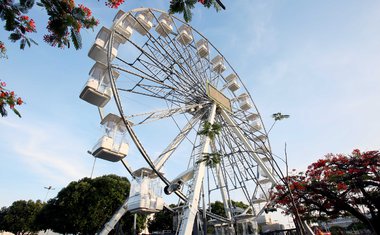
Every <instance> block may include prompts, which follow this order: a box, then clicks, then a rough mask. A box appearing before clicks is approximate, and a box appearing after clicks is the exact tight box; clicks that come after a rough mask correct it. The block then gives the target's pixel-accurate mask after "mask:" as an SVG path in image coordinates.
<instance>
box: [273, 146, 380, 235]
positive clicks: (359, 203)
mask: <svg viewBox="0 0 380 235" xmlns="http://www.w3.org/2000/svg"><path fill="white" fill-rule="evenodd" d="M284 182H285V183H288V184H289V189H290V190H291V192H292V193H293V196H294V200H295V204H296V205H297V209H298V212H299V213H300V215H301V216H302V218H303V219H305V220H309V219H328V218H336V217H339V216H344V215H352V216H354V217H356V218H357V219H359V220H360V221H361V222H362V223H363V224H365V225H366V226H367V227H368V228H369V229H371V230H372V231H373V232H374V233H376V234H380V224H379V223H378V221H380V217H379V211H380V153H379V151H368V152H360V151H359V150H354V151H353V153H352V155H349V156H347V155H343V154H328V155H326V156H325V158H324V159H320V160H318V161H317V162H315V163H312V164H311V165H310V166H309V167H308V169H307V171H306V172H305V173H303V172H300V173H299V174H297V175H293V176H288V177H286V178H285V179H284ZM275 188H276V191H274V192H273V199H274V200H276V202H277V203H278V205H279V206H280V207H283V206H285V208H286V212H287V213H288V214H290V213H293V212H294V211H295V209H296V208H294V207H293V206H292V203H291V198H290V193H289V190H288V187H285V185H277V186H276V187H275ZM368 215H369V216H368Z"/></svg>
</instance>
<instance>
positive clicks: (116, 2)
mask: <svg viewBox="0 0 380 235" xmlns="http://www.w3.org/2000/svg"><path fill="white" fill-rule="evenodd" d="M123 3H124V0H108V1H107V2H106V6H108V7H111V8H118V7H119V6H120V5H121V4H123Z"/></svg>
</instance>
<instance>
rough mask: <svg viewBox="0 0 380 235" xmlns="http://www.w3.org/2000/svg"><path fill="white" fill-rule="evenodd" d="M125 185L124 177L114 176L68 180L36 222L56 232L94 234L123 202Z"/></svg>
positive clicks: (125, 194)
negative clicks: (66, 184)
mask: <svg viewBox="0 0 380 235" xmlns="http://www.w3.org/2000/svg"><path fill="white" fill-rule="evenodd" d="M129 188H130V184H129V182H128V180H127V178H125V177H119V176H116V175H108V176H102V177H98V178H95V179H90V178H84V179H82V180H79V181H77V182H71V183H70V184H69V185H68V186H67V187H66V188H63V189H62V190H61V191H60V192H59V193H58V195H57V197H56V198H54V199H51V200H49V201H48V203H47V205H46V206H45V207H44V209H43V210H42V211H41V213H40V215H39V217H38V222H39V224H40V225H41V226H42V229H52V230H53V231H55V232H57V233H64V234H67V233H73V234H77V233H81V234H95V233H96V232H97V231H98V230H100V229H101V227H102V226H103V225H104V224H105V223H106V222H107V221H108V220H109V219H110V218H111V216H112V215H113V213H114V212H115V211H116V210H117V209H118V208H119V207H120V206H121V205H122V203H123V202H124V201H125V199H126V197H127V196H128V194H129ZM132 221H133V219H132ZM126 224H127V225H128V223H126ZM127 225H126V226H127ZM129 225H131V224H129Z"/></svg>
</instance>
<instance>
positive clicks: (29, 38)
mask: <svg viewBox="0 0 380 235" xmlns="http://www.w3.org/2000/svg"><path fill="white" fill-rule="evenodd" d="M29 40H30V41H31V42H33V43H34V44H35V45H38V43H37V42H36V41H34V40H33V39H31V38H29Z"/></svg>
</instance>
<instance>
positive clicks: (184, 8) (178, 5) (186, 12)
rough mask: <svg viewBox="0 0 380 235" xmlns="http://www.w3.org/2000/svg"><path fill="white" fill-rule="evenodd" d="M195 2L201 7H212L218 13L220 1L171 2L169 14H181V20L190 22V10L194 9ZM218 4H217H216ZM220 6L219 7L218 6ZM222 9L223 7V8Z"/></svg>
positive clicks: (179, 0)
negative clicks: (200, 4)
mask: <svg viewBox="0 0 380 235" xmlns="http://www.w3.org/2000/svg"><path fill="white" fill-rule="evenodd" d="M197 2H200V3H202V4H203V6H205V7H207V8H210V7H211V6H214V8H215V9H216V10H217V11H219V10H220V7H221V5H222V6H223V4H221V3H220V1H216V0H202V1H198V0H171V1H170V6H169V13H171V14H174V13H183V18H184V19H185V21H186V22H190V21H191V19H192V16H193V14H192V12H191V11H192V9H193V8H194V7H195V4H196V3H197ZM218 2H219V3H218ZM220 4H221V5H220ZM223 7H224V6H223Z"/></svg>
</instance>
